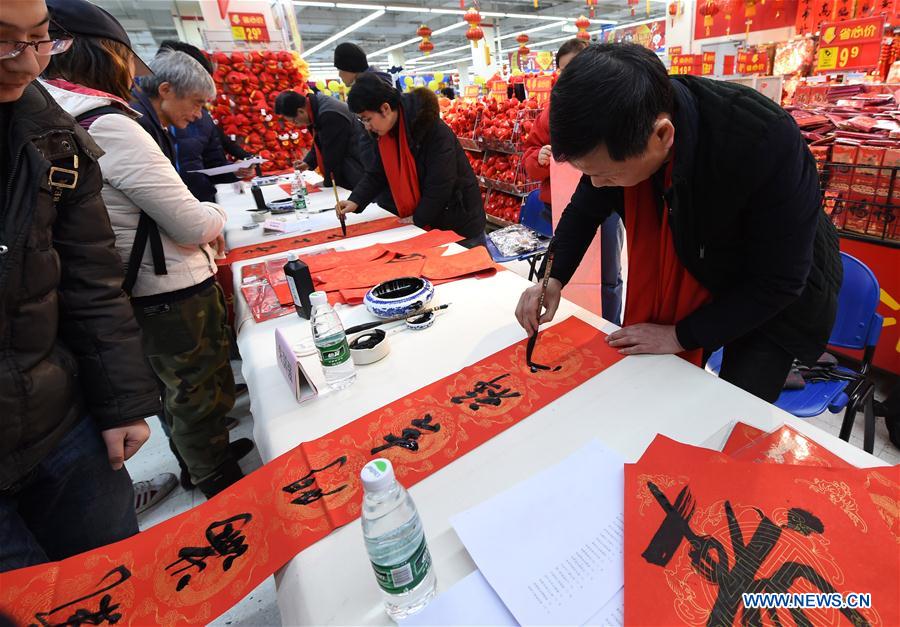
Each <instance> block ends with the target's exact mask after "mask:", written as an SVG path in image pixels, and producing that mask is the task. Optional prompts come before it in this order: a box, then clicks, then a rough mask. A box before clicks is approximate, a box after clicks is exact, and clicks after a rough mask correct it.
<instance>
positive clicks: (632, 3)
mask: <svg viewBox="0 0 900 627" xmlns="http://www.w3.org/2000/svg"><path fill="white" fill-rule="evenodd" d="M640 1H641V0H628V6H630V7H631V16H632V17H634V7H635V6H637V4H638V3H639V2H640Z"/></svg>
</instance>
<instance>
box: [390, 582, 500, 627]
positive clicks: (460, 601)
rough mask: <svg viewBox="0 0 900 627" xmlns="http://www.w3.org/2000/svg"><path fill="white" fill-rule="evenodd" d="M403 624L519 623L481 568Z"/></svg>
mask: <svg viewBox="0 0 900 627" xmlns="http://www.w3.org/2000/svg"><path fill="white" fill-rule="evenodd" d="M400 624H401V625H404V627H405V626H406V625H435V626H443V625H492V626H495V627H506V626H507V625H518V623H517V622H516V619H515V618H513V615H512V614H510V613H509V610H508V609H506V606H505V605H503V601H501V600H500V597H498V596H497V593H496V592H494V589H493V588H491V586H490V584H489V583H488V582H487V579H485V578H484V575H482V574H481V573H480V572H479V571H477V570H476V571H475V572H473V573H472V574H471V575H469V576H467V577H464V578H463V579H461V580H460V581H458V582H457V583H456V585H454V586H452V587H451V588H450V589H449V590H447V591H446V592H443V593H441V594H439V595H438V596H437V597H436V598H434V599H432V601H431V603H429V604H428V605H427V606H426V607H425V609H423V610H422V611H421V612H419V613H418V614H413V615H412V616H410V617H409V618H407V619H406V620H403V621H400Z"/></svg>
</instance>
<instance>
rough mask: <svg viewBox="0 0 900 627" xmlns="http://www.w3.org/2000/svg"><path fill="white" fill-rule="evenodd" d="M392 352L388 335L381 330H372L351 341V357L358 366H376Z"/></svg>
mask: <svg viewBox="0 0 900 627" xmlns="http://www.w3.org/2000/svg"><path fill="white" fill-rule="evenodd" d="M390 352H391V347H390V344H388V341H387V334H386V333H385V332H384V331H382V330H381V329H372V330H371V331H366V332H365V333H361V334H359V335H357V336H356V337H355V338H353V339H352V340H351V341H350V356H351V357H352V358H353V363H355V364H356V365H357V366H365V365H366V364H374V363H375V362H376V361H380V360H382V359H384V358H385V357H387V355H388V353H390Z"/></svg>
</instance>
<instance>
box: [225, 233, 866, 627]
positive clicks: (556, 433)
mask: <svg viewBox="0 0 900 627" xmlns="http://www.w3.org/2000/svg"><path fill="white" fill-rule="evenodd" d="M410 228H412V227H410ZM375 235H376V237H369V238H367V239H364V238H362V237H360V238H356V241H354V242H352V244H353V247H356V245H357V244H358V245H365V244H366V243H372V242H374V241H387V240H386V239H384V240H379V238H378V237H377V235H379V234H375ZM381 235H382V236H384V235H385V234H381ZM391 235H392V237H393V236H398V235H401V233H397V232H393V231H392V232H391ZM407 236H408V235H407ZM348 244H350V243H348ZM235 276H237V274H235ZM529 285H530V283H529V282H527V281H526V280H525V279H522V278H521V277H519V276H517V275H515V274H514V273H512V272H500V273H498V274H497V275H496V276H494V277H492V278H488V279H480V280H479V279H466V280H462V281H456V282H452V283H447V284H444V285H440V286H438V287H437V288H436V298H438V299H440V300H441V302H451V303H452V306H451V307H450V308H449V309H448V310H447V311H445V312H443V314H442V315H441V316H440V317H439V318H438V319H437V320H436V322H435V324H434V326H433V327H432V328H430V329H428V330H425V331H418V332H416V331H405V332H402V333H398V334H396V335H394V336H392V337H391V338H390V342H391V353H390V355H389V356H388V357H387V358H386V359H384V360H382V361H380V362H378V363H375V364H371V365H367V366H361V367H359V368H358V379H357V381H356V383H355V384H354V385H353V386H351V387H350V388H348V389H346V390H342V391H340V392H329V393H327V394H326V395H324V396H321V397H319V398H317V399H314V400H312V401H310V402H308V403H305V404H303V405H298V404H297V403H296V402H295V401H294V399H293V397H292V396H291V394H290V392H289V390H288V387H287V384H286V383H285V381H284V380H283V378H282V375H281V373H280V372H279V371H278V369H277V367H276V364H275V350H274V343H275V340H274V332H275V328H280V329H281V330H282V331H283V332H285V333H286V334H287V335H288V337H289V338H292V339H294V340H296V341H302V340H308V339H309V337H310V330H309V323H308V322H307V321H304V320H301V319H299V318H298V317H296V316H288V317H284V318H280V319H277V320H271V321H268V322H265V323H262V324H255V323H253V322H252V321H251V322H248V323H247V324H245V325H244V327H243V329H242V332H241V334H240V336H239V338H238V343H239V345H240V348H241V354H242V355H243V359H244V362H243V373H244V377H245V378H246V380H247V383H248V385H249V388H250V398H251V409H252V412H253V416H254V423H255V424H254V436H255V438H256V444H257V446H258V447H259V450H260V454H261V455H262V458H263V460H264V461H269V460H271V459H273V458H274V457H277V456H278V455H280V454H282V453H284V452H286V451H288V450H290V449H292V448H293V447H295V446H297V445H298V444H300V443H301V442H304V441H309V440H314V439H316V438H318V437H320V436H322V435H325V434H327V433H329V432H330V431H333V430H334V429H337V428H338V427H341V426H342V425H344V424H347V423H349V422H351V421H353V420H355V419H356V418H359V417H360V416H363V415H365V414H366V413H368V412H370V411H373V410H375V409H378V408H380V407H382V406H384V405H386V404H388V403H390V402H392V401H394V400H396V399H398V398H400V397H402V396H404V395H406V394H408V393H410V392H413V391H415V390H417V389H418V388H421V387H423V386H425V385H427V384H429V383H432V382H434V381H436V380H438V379H440V378H442V377H444V376H447V375H449V374H452V373H454V372H457V371H458V370H460V369H462V368H464V367H465V366H467V365H469V364H471V363H473V362H476V361H478V360H480V359H482V358H484V357H487V356H488V355H491V354H492V353H495V352H497V351H499V350H501V349H503V348H505V347H507V346H509V345H511V344H513V343H514V342H516V341H518V340H521V339H523V338H524V337H525V333H524V331H523V330H522V329H521V328H520V327H519V326H518V324H517V323H516V320H515V318H514V316H513V311H514V308H515V305H516V302H517V300H518V297H519V294H520V293H521V292H522V290H523V289H525V288H527V287H528V286H529ZM339 313H340V315H341V318H342V320H343V321H344V324H345V325H346V326H349V325H353V324H358V323H360V322H363V321H368V320H370V319H372V318H371V316H370V315H369V314H368V313H367V312H365V310H364V309H363V308H362V307H352V308H349V307H342V308H340V309H339ZM570 315H576V316H578V317H579V318H581V319H583V320H585V321H587V322H589V323H591V324H593V325H595V326H596V327H598V328H600V329H602V330H604V331H606V332H610V331H612V330H614V329H615V327H614V326H613V325H611V324H610V323H608V322H605V321H603V320H602V319H601V318H599V317H597V316H595V315H593V314H591V313H589V312H587V311H585V310H583V309H581V308H579V307H577V306H576V305H574V304H572V303H570V302H567V301H564V302H563V303H561V305H560V308H559V311H558V312H557V314H556V319H555V322H559V321H562V320H564V319H565V318H566V317H568V316H570ZM736 420H742V421H744V422H747V423H749V424H752V425H755V426H757V427H759V428H761V429H765V430H767V431H770V430H772V429H774V428H776V427H778V426H780V425H782V424H783V423H788V424H790V425H792V426H794V427H796V428H797V429H798V430H800V431H801V432H803V433H804V434H807V435H808V436H810V437H811V438H812V439H814V440H815V441H817V442H819V443H820V444H822V445H823V446H825V447H826V448H828V449H829V450H831V451H833V452H835V453H836V454H838V455H840V456H841V457H842V458H844V459H846V460H847V461H849V462H850V463H852V464H855V465H858V466H876V465H883V462H881V461H880V460H878V459H877V458H875V457H872V456H871V455H868V454H867V453H865V452H863V451H862V450H860V449H857V448H855V447H853V446H851V445H850V444H848V443H846V442H843V441H841V440H839V439H837V438H835V437H834V436H832V435H830V434H827V433H825V432H824V431H822V430H820V429H818V428H817V427H814V426H811V425H808V424H806V423H804V422H803V421H802V420H798V419H795V418H793V417H792V416H790V415H789V414H787V413H785V412H783V411H781V410H779V409H778V408H776V407H775V406H773V405H770V404H769V403H766V402H764V401H762V400H759V399H757V398H755V397H753V396H751V395H749V394H747V393H746V392H744V391H742V390H740V389H738V388H735V387H734V386H732V385H730V384H728V383H726V382H724V381H721V380H719V379H717V378H716V377H714V376H712V375H710V374H708V373H706V372H705V371H703V370H701V369H700V368H697V367H695V366H693V365H691V364H689V363H687V362H685V361H683V360H681V359H679V358H678V357H674V356H634V357H627V358H626V359H624V360H622V361H621V362H619V363H617V364H615V365H613V366H612V367H610V368H608V369H607V370H605V371H604V372H602V373H600V374H598V375H597V376H596V377H594V378H593V379H591V380H590V381H588V382H587V383H585V384H583V385H581V386H580V387H578V388H576V389H574V390H572V391H571V392H569V393H568V394H566V395H565V396H563V397H561V398H560V399H558V400H556V401H555V402H553V403H551V404H549V405H547V406H546V407H544V408H543V409H541V410H540V411H538V412H537V413H535V414H533V415H532V416H530V417H529V418H527V419H525V420H523V421H522V422H520V423H518V424H517V425H515V426H513V427H511V428H509V429H508V430H506V431H504V432H503V433H501V434H499V435H497V436H496V437H494V438H493V439H491V440H489V441H488V442H486V443H484V444H483V445H481V446H480V447H478V448H476V449H475V450H474V451H471V452H470V453H468V454H466V455H463V456H462V457H460V458H458V459H457V460H455V461H454V462H453V463H451V464H450V465H449V466H447V467H446V468H443V469H442V470H440V471H438V472H436V473H435V474H433V475H431V476H430V477H428V478H427V479H425V480H423V481H421V482H420V483H418V484H417V485H415V486H413V487H412V488H411V490H410V493H411V494H412V496H413V499H414V500H415V502H416V505H417V507H418V509H419V513H420V515H421V517H422V520H423V524H424V527H425V533H426V536H427V539H428V545H429V548H430V550H431V555H432V557H433V558H434V564H435V569H436V573H437V579H438V591H439V592H440V591H441V590H446V589H447V588H449V587H450V586H451V585H453V584H454V583H456V582H457V581H459V580H460V579H461V578H463V577H464V576H466V575H467V574H469V573H470V572H472V570H474V568H475V566H474V563H473V562H472V560H471V559H470V558H469V556H468V554H467V553H466V550H465V548H464V547H463V545H462V544H461V542H460V540H459V539H458V538H457V536H456V534H455V533H454V531H453V529H452V528H451V527H450V524H449V519H450V517H451V516H453V515H454V514H456V513H457V512H460V511H462V510H464V509H467V508H469V507H471V506H473V505H475V504H477V503H480V502H481V501H484V500H485V499H487V498H489V497H491V496H493V495H495V494H497V493H498V492H501V491H503V490H504V489H506V488H509V487H510V486H512V485H514V484H515V483H517V482H518V481H520V480H522V479H524V478H526V477H527V476H529V475H530V474H533V473H536V472H538V471H540V470H542V469H544V468H546V467H548V466H550V465H552V464H555V463H557V462H559V461H561V460H563V459H564V458H565V457H567V456H568V455H570V454H571V453H573V452H575V451H576V450H578V449H579V448H580V447H581V446H582V445H583V444H584V442H585V441H586V440H588V439H590V438H597V439H599V440H601V441H602V442H603V443H604V444H605V445H606V446H608V447H610V448H611V449H613V450H615V451H617V452H618V453H620V454H621V455H623V456H624V457H625V458H626V459H627V460H629V461H635V460H637V459H638V458H639V457H640V455H641V453H642V452H643V451H644V449H645V447H646V446H647V445H648V444H649V443H650V442H651V440H652V439H653V438H654V436H655V435H656V434H657V433H662V434H665V435H667V436H669V437H672V438H674V439H676V440H680V441H682V442H686V443H690V444H698V445H701V444H702V445H705V446H710V447H713V448H720V447H721V445H722V444H723V443H724V441H725V438H726V437H727V435H728V433H729V432H730V428H731V425H732V424H733V423H734V421H736ZM510 522H511V523H512V524H515V521H510ZM276 585H277V587H278V604H279V608H280V610H281V616H282V620H283V623H284V624H285V625H298V624H308V625H351V624H353V625H358V624H391V623H390V621H389V619H388V617H387V615H386V614H385V613H384V611H383V609H382V602H381V596H380V592H379V588H378V585H377V584H376V582H375V577H374V575H373V573H372V569H371V566H370V564H369V561H368V558H367V555H366V551H365V547H364V545H363V538H362V530H361V528H360V524H359V522H358V521H357V522H353V523H350V524H348V525H346V526H345V527H343V528H341V529H339V530H337V531H336V532H334V533H332V534H331V535H330V536H328V537H327V538H324V539H323V540H321V541H319V542H317V543H315V544H314V545H312V546H310V547H309V548H307V549H306V550H304V551H302V552H301V553H300V554H299V555H297V556H296V557H295V558H294V559H292V560H291V561H290V562H289V563H288V565H287V566H286V567H285V568H283V569H282V570H281V571H280V572H279V573H278V574H276Z"/></svg>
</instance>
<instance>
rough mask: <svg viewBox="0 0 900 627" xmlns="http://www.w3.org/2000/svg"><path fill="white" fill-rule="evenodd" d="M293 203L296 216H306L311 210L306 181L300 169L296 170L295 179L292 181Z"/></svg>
mask: <svg viewBox="0 0 900 627" xmlns="http://www.w3.org/2000/svg"><path fill="white" fill-rule="evenodd" d="M291 201H292V202H293V203H294V215H305V214H306V213H308V209H309V198H308V193H307V191H306V181H305V180H304V179H303V172H301V171H300V168H297V167H295V168H294V178H293V179H291Z"/></svg>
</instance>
